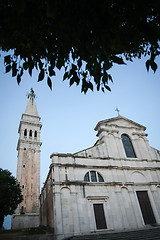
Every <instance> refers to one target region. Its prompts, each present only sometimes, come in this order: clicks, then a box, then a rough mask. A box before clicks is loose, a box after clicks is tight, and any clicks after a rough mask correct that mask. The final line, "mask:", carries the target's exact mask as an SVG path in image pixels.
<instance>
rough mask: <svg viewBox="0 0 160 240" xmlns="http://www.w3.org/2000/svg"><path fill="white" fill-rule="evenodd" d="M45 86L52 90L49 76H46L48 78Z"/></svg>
mask: <svg viewBox="0 0 160 240" xmlns="http://www.w3.org/2000/svg"><path fill="white" fill-rule="evenodd" d="M47 84H48V86H49V87H50V89H51V90H52V81H51V79H50V77H49V76H48V78H47Z"/></svg>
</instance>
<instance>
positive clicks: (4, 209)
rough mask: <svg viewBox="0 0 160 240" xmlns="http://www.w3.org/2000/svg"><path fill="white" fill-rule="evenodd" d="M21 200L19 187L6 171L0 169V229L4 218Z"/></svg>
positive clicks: (12, 211) (11, 212)
mask: <svg viewBox="0 0 160 240" xmlns="http://www.w3.org/2000/svg"><path fill="white" fill-rule="evenodd" d="M22 200H23V197H22V194H21V188H20V185H19V184H18V183H17V181H16V179H15V178H14V177H13V176H12V175H11V173H10V172H9V171H8V170H3V169H2V168H0V229H1V227H2V225H3V222H4V217H5V216H7V215H11V214H13V213H14V211H15V210H16V208H17V206H18V204H19V203H21V202H22Z"/></svg>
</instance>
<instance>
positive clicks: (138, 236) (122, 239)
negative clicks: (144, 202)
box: [69, 226, 160, 240]
mask: <svg viewBox="0 0 160 240" xmlns="http://www.w3.org/2000/svg"><path fill="white" fill-rule="evenodd" d="M69 239H70V240H160V226H158V227H152V228H143V229H138V230H132V231H122V232H106V233H104V232H103V233H94V234H90V235H80V236H73V237H71V238H69Z"/></svg>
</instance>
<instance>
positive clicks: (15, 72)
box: [12, 62, 17, 77]
mask: <svg viewBox="0 0 160 240" xmlns="http://www.w3.org/2000/svg"><path fill="white" fill-rule="evenodd" d="M16 75H17V64H16V63H15V62H13V64H12V77H15V76H16Z"/></svg>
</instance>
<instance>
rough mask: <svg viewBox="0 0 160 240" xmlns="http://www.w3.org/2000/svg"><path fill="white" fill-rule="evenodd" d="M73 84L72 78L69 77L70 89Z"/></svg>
mask: <svg viewBox="0 0 160 240" xmlns="http://www.w3.org/2000/svg"><path fill="white" fill-rule="evenodd" d="M73 83H74V77H71V79H70V82H69V86H70V87H71V86H72V85H73Z"/></svg>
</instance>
